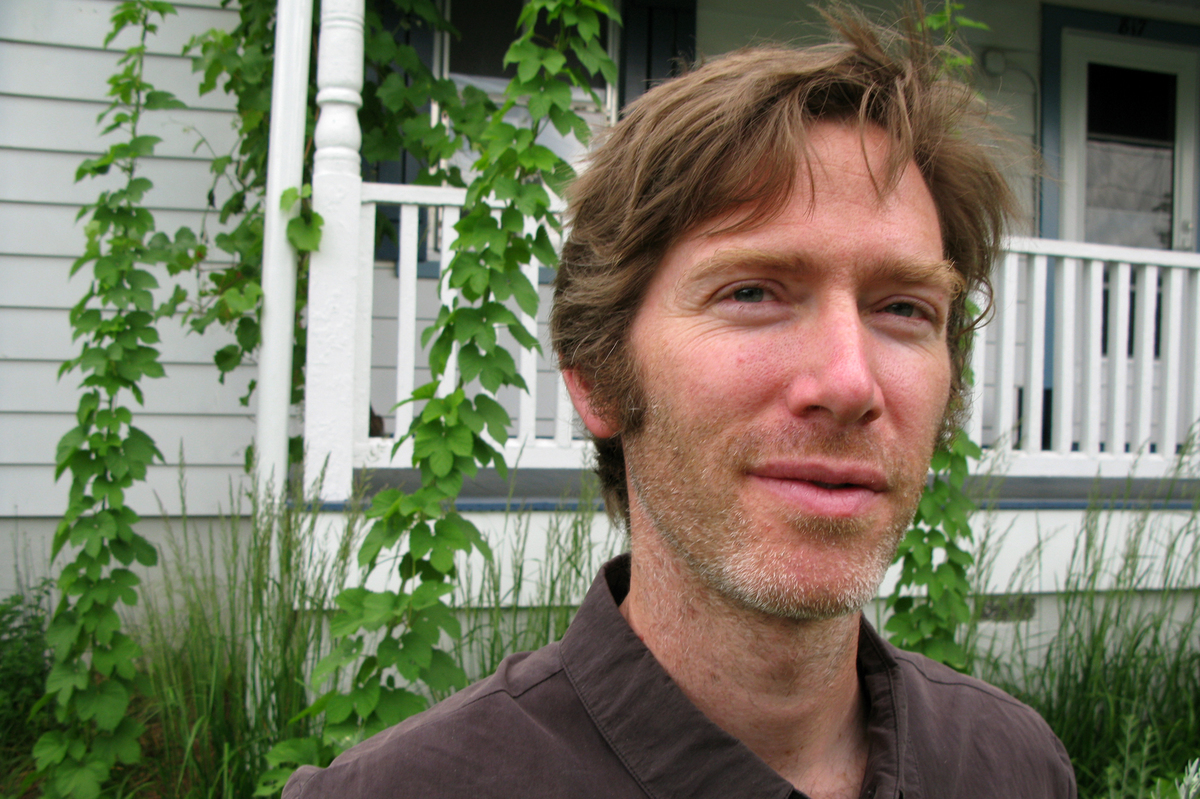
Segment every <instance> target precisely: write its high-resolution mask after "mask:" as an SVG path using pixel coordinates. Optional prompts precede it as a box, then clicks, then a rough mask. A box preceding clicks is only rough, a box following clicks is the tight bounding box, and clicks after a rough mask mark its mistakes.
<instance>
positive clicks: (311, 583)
mask: <svg viewBox="0 0 1200 799" xmlns="http://www.w3.org/2000/svg"><path fill="white" fill-rule="evenodd" d="M181 493H182V492H181ZM247 496H248V497H249V498H250V502H251V507H250V512H249V514H244V513H243V511H242V508H241V501H240V499H239V497H237V496H233V497H231V503H230V506H231V508H232V511H231V513H230V515H229V516H227V517H224V518H222V519H221V520H220V524H219V526H214V525H212V524H211V523H210V524H209V525H208V526H207V528H206V529H205V528H202V527H201V526H200V525H198V524H197V523H196V522H194V521H192V520H189V519H188V518H187V516H186V512H185V514H184V516H183V518H182V519H181V520H179V522H178V523H179V524H180V525H182V528H181V529H180V530H178V531H177V530H176V528H175V525H174V524H172V523H171V522H170V520H167V523H168V538H167V546H168V548H169V554H170V558H169V560H168V563H167V565H166V566H165V567H164V568H163V571H162V574H163V584H162V587H161V589H160V590H158V591H156V592H155V593H154V594H152V595H151V596H148V597H147V599H146V609H145V612H144V614H143V615H142V616H141V621H140V623H138V624H137V625H135V626H134V627H133V628H132V630H131V635H133V636H134V637H135V638H136V639H137V640H138V642H139V643H140V644H141V645H142V647H143V650H144V652H145V655H144V657H143V658H142V660H141V661H140V663H139V668H140V669H141V670H142V671H144V673H145V674H146V677H147V683H148V693H147V694H146V696H145V697H144V699H143V700H142V701H143V714H144V717H145V720H146V723H147V726H148V727H149V729H150V731H151V735H149V736H148V737H149V740H150V743H149V744H148V747H150V748H149V750H148V753H147V754H148V755H150V756H149V757H148V758H147V760H146V763H145V765H144V767H143V768H142V769H140V770H139V773H138V774H137V779H136V781H137V782H138V783H139V784H141V785H144V786H145V787H146V789H148V790H149V791H150V792H151V793H156V794H158V795H162V796H174V797H180V799H184V798H186V797H197V798H199V797H213V796H227V797H228V796H236V797H246V796H250V795H251V794H252V793H253V791H254V786H255V783H256V781H257V779H258V776H259V775H260V774H261V773H262V772H263V771H265V770H266V759H265V757H266V753H267V751H268V750H269V749H270V748H271V747H272V746H273V745H274V744H275V743H276V742H278V741H279V740H282V739H284V738H288V737H292V736H296V735H303V734H307V733H309V732H310V731H312V730H313V729H314V727H315V723H314V720H313V719H311V718H300V719H297V716H298V714H300V712H301V711H302V710H303V709H304V708H305V707H306V706H307V704H308V694H307V691H306V690H305V687H304V686H305V682H306V681H307V679H308V676H309V675H310V674H311V673H312V669H313V666H314V665H315V664H316V662H317V660H319V659H320V658H321V657H322V656H323V655H324V654H326V653H327V652H328V637H327V634H326V614H325V613H324V611H323V608H325V607H327V606H328V604H329V602H330V601H331V600H332V597H333V595H334V594H336V593H337V592H338V591H340V590H341V589H342V588H343V587H344V586H345V584H346V583H347V581H348V578H349V577H350V572H351V561H352V559H353V551H354V537H355V535H356V532H357V530H358V527H359V524H358V518H357V517H355V516H354V515H353V514H351V515H350V516H349V518H347V517H344V516H341V515H339V516H338V520H337V525H338V527H337V528H334V529H332V530H326V529H324V527H323V526H322V527H318V523H319V521H325V522H328V521H329V517H328V516H326V517H324V519H322V517H321V516H320V515H319V514H318V513H316V512H314V511H312V509H311V508H312V506H311V505H309V504H307V503H305V502H303V498H302V497H299V496H294V495H293V496H291V497H289V498H287V500H286V501H281V502H279V503H277V504H276V503H274V502H273V501H272V500H270V499H268V498H266V497H265V496H263V495H260V493H259V492H257V491H253V490H252V491H250V492H248V494H247ZM262 503H266V504H262ZM326 536H330V537H331V538H332V540H327V539H326ZM324 553H329V554H324ZM131 781H134V780H131Z"/></svg>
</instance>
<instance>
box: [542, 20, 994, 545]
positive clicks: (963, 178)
mask: <svg viewBox="0 0 1200 799" xmlns="http://www.w3.org/2000/svg"><path fill="white" fill-rule="evenodd" d="M826 18H827V20H828V21H829V23H830V24H831V27H832V28H833V29H834V32H835V33H836V34H837V35H838V36H839V38H840V39H841V41H840V42H837V43H832V44H826V45H820V46H816V47H810V48H806V49H785V48H781V47H761V48H751V49H746V50H741V51H738V52H735V53H733V54H731V55H728V56H725V57H723V58H720V59H718V60H715V61H712V62H711V63H709V64H707V65H705V66H702V67H700V68H698V69H695V70H694V71H692V72H689V73H687V74H685V75H683V76H681V77H678V78H675V79H673V80H670V81H668V82H666V83H663V84H661V85H659V86H657V87H655V88H653V89H651V90H650V91H648V92H647V93H646V94H644V95H643V96H642V97H641V98H639V99H638V100H637V101H636V102H634V103H633V104H631V105H630V106H629V107H628V108H627V109H626V116H625V118H624V119H623V120H622V121H621V122H620V123H618V124H617V125H615V126H614V127H613V128H612V129H611V130H610V131H608V132H607V134H606V135H605V136H604V138H603V141H602V143H601V144H600V145H599V146H598V147H597V148H596V149H594V150H593V152H592V154H591V156H590V160H589V164H588V166H587V168H586V169H585V170H584V171H583V172H582V174H581V175H580V177H579V178H578V179H577V180H576V181H575V183H574V184H573V186H572V187H571V190H570V192H569V194H568V200H569V210H568V215H569V223H570V226H571V231H570V235H569V237H568V239H567V241H566V243H565V245H564V247H563V252H562V259H561V263H560V266H559V269H558V276H557V280H556V282H555V291H554V307H553V310H552V312H551V317H550V331H551V337H552V341H553V345H554V349H555V352H556V353H557V355H558V360H559V366H560V368H563V369H574V370H577V371H578V373H579V374H580V375H581V376H582V377H583V379H584V380H586V381H587V382H588V383H590V385H591V387H592V393H591V403H592V408H593V410H595V411H596V412H597V413H599V414H600V415H602V416H603V417H604V418H605V419H606V420H608V421H609V422H610V423H612V424H614V425H615V426H616V428H617V429H618V430H620V431H622V433H626V434H627V433H632V432H635V431H636V430H637V429H638V426H639V425H640V423H641V416H642V409H643V408H644V407H645V404H644V402H643V400H642V392H641V388H640V382H639V379H638V374H637V367H636V364H634V363H632V360H631V358H630V357H629V354H628V348H627V343H628V333H629V329H630V326H631V324H632V322H633V319H634V316H635V315H636V313H637V311H638V308H639V306H640V304H641V301H642V297H643V295H644V294H645V291H646V288H647V286H648V285H649V283H650V281H651V279H652V278H653V276H654V274H655V270H656V269H657V266H658V264H659V262H660V260H661V259H662V257H663V255H664V254H665V252H666V251H667V249H668V248H669V247H670V246H671V245H672V244H673V243H674V242H676V241H677V240H679V239H680V238H681V237H682V236H684V235H686V234H688V233H690V232H693V231H695V230H696V229H697V228H700V227H701V226H703V225H705V224H706V223H708V224H711V223H713V221H714V220H716V219H720V218H728V219H732V220H733V221H731V222H729V223H728V224H725V225H724V226H723V227H721V229H720V230H718V231H713V232H732V231H739V230H746V229H751V228H753V227H755V226H758V225H761V224H764V223H766V222H769V221H770V220H771V218H772V217H773V216H774V215H775V214H777V213H778V212H779V209H781V208H783V207H784V206H785V205H786V202H787V199H788V198H789V197H790V196H791V194H792V192H793V191H794V190H795V189H797V187H796V186H795V185H794V184H795V183H796V176H797V175H798V174H802V173H803V172H804V171H805V169H806V168H807V171H808V174H809V176H810V183H811V175H812V172H811V170H812V164H811V163H810V162H809V161H808V158H809V150H808V146H807V132H808V130H809V129H810V128H811V127H812V125H813V124H814V123H816V122H821V121H834V122H844V123H846V124H849V125H853V126H858V127H859V128H860V129H861V128H863V127H865V126H876V127H879V128H882V129H883V130H884V131H885V132H886V133H887V134H888V136H889V138H890V139H891V141H892V146H891V148H890V150H889V155H888V158H887V159H886V162H885V164H884V167H883V169H882V171H881V172H880V173H879V174H875V175H872V178H873V180H874V182H875V185H876V188H877V190H878V191H879V193H880V194H881V195H885V194H886V193H887V192H888V191H890V190H891V189H892V188H894V186H895V185H896V183H897V182H898V181H899V179H900V176H901V174H902V172H903V170H904V168H905V167H906V166H907V165H908V164H910V163H915V164H916V166H917V168H918V169H919V170H920V172H921V175H922V176H923V177H924V179H925V184H926V186H927V187H928V188H929V191H930V193H931V194H932V196H933V201H934V203H935V205H936V207H937V211H938V215H939V219H940V222H941V233H942V241H943V245H944V256H945V257H946V259H947V260H948V261H950V262H951V263H952V264H953V266H954V268H955V269H956V270H958V272H959V273H960V275H961V276H962V278H963V283H964V287H965V290H964V291H963V292H962V293H961V294H960V295H959V297H958V298H957V300H956V301H955V303H954V305H953V308H952V310H951V314H950V318H949V320H948V324H947V335H948V341H949V346H950V357H951V367H952V368H951V373H952V378H951V402H950V406H949V408H948V409H947V418H946V425H945V427H946V429H947V430H949V429H952V426H953V425H954V423H955V422H956V421H957V419H958V418H960V417H961V413H962V410H963V385H964V384H963V370H964V368H965V366H966V364H967V360H968V355H969V352H968V349H969V347H970V335H969V333H970V332H971V330H972V329H973V327H974V326H975V325H976V324H977V322H978V320H977V319H975V318H973V317H972V315H971V314H970V313H969V312H968V310H967V298H968V295H972V296H973V297H974V298H976V301H978V299H979V298H982V300H983V302H982V303H981V305H982V306H983V307H984V308H989V309H990V304H991V282H990V272H991V268H992V263H993V261H994V259H995V258H996V256H997V254H998V253H999V250H1000V247H1001V240H1002V237H1003V233H1004V228H1005V223H1006V222H1007V220H1008V219H1009V218H1011V217H1012V216H1013V214H1014V213H1015V209H1016V201H1015V198H1014V196H1013V194H1012V191H1011V189H1010V188H1009V186H1008V183H1007V182H1006V180H1005V178H1004V176H1003V173H1002V169H1001V165H1000V160H999V156H1000V155H1001V154H1002V153H1003V152H1004V148H1002V147H1001V146H1000V145H1001V144H1002V143H1003V142H1005V141H1007V140H1006V137H1004V135H1003V134H1002V133H1000V132H999V131H998V129H997V128H996V127H995V126H994V125H992V124H990V123H989V122H988V121H987V119H986V108H985V107H984V105H983V103H982V101H981V100H980V99H979V98H978V97H977V95H976V94H975V92H974V91H973V90H972V89H971V88H969V87H968V86H967V85H966V84H964V83H962V82H961V81H959V80H957V79H955V78H953V77H952V76H950V75H949V74H947V68H946V56H947V52H948V51H947V50H946V49H945V48H943V47H940V46H938V45H935V44H934V43H932V42H931V41H930V40H929V38H928V36H927V35H925V34H923V33H921V32H918V31H917V26H915V25H913V24H911V23H910V24H909V26H908V29H907V30H906V31H903V32H901V31H898V30H893V29H883V28H880V27H878V26H876V25H874V24H872V23H870V22H868V21H867V20H866V19H865V18H864V17H863V16H862V15H861V14H859V13H857V12H854V11H852V10H847V9H838V10H837V11H835V12H833V13H828V14H826ZM595 444H596V449H597V469H596V471H597V473H598V474H599V477H600V483H601V489H602V491H603V493H604V498H605V502H606V505H607V508H608V512H609V515H610V516H611V517H612V518H613V519H614V521H617V522H620V521H622V520H623V521H625V522H626V523H627V522H628V514H629V497H628V493H627V488H626V482H625V458H624V451H623V448H622V443H621V434H620V433H619V434H618V435H616V436H614V437H612V438H609V439H604V440H597V441H595Z"/></svg>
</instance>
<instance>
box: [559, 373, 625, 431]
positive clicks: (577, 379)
mask: <svg viewBox="0 0 1200 799" xmlns="http://www.w3.org/2000/svg"><path fill="white" fill-rule="evenodd" d="M562 376H563V382H564V383H566V384H567V391H568V392H569V393H570V395H571V403H572V404H573V405H574V406H575V411H576V413H578V414H579V418H580V419H582V420H583V426H584V427H586V428H587V429H588V432H589V433H591V434H592V435H594V436H595V437H596V438H612V437H613V436H615V435H616V434H617V433H618V432H619V431H618V430H617V428H616V426H615V425H613V424H612V423H611V422H610V421H609V420H608V419H607V418H605V417H604V415H603V414H601V413H599V412H598V411H597V410H596V409H595V408H594V407H593V405H592V382H591V381H590V380H588V379H587V378H585V377H584V376H583V375H582V374H581V373H580V372H579V370H578V369H563V370H562Z"/></svg>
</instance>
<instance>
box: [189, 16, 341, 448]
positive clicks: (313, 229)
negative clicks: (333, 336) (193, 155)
mask: <svg viewBox="0 0 1200 799" xmlns="http://www.w3.org/2000/svg"><path fill="white" fill-rule="evenodd" d="M230 3H231V0H223V2H222V4H221V5H222V6H228V5H230ZM236 5H237V8H238V24H237V26H236V27H235V28H234V29H233V30H232V31H223V30H220V29H213V30H210V31H208V32H207V33H205V34H203V35H202V36H196V37H193V39H192V40H191V41H190V42H189V43H188V45H187V47H186V48H184V52H185V53H194V55H193V57H192V69H193V71H195V72H198V73H200V74H201V76H202V77H201V82H200V89H199V91H200V94H201V95H202V96H203V95H205V94H207V93H209V92H212V91H214V90H216V89H217V87H218V84H220V86H221V88H222V90H223V91H224V92H225V93H226V94H231V95H233V96H234V97H235V98H236V108H237V121H236V129H237V140H236V143H235V144H234V147H233V150H232V151H231V152H229V153H222V154H217V153H212V155H213V159H212V162H211V164H210V170H211V172H212V174H213V185H212V188H211V189H210V191H209V193H208V201H209V205H210V206H213V207H215V205H216V196H217V191H218V189H222V188H223V189H226V190H228V192H229V196H228V198H227V199H226V200H225V201H224V202H223V203H222V204H221V207H220V209H219V210H218V213H217V219H218V220H219V222H220V223H221V224H222V225H232V229H230V230H228V231H226V232H222V233H218V234H217V235H216V237H215V239H214V243H215V244H216V246H217V248H218V249H220V250H221V251H223V252H224V253H226V254H228V255H229V256H230V258H231V260H230V261H229V262H228V263H227V264H225V265H223V266H222V267H220V268H218V269H215V270H213V271H210V272H208V273H207V274H206V275H205V278H206V279H205V280H204V281H202V283H201V287H200V290H199V293H198V296H197V298H196V299H197V302H196V304H195V305H194V306H192V307H190V308H189V309H188V311H187V313H188V324H189V325H190V326H191V328H192V329H193V330H194V331H196V332H199V333H203V332H204V331H205V330H207V329H208V328H209V327H210V326H212V325H213V324H219V325H221V326H223V327H225V328H227V329H228V330H230V331H231V332H232V333H233V334H234V342H233V343H231V344H228V345H226V346H224V347H222V348H221V349H219V350H217V352H216V353H215V354H214V356H213V361H214V363H215V364H216V366H217V369H218V370H219V372H220V375H221V378H220V379H221V381H222V382H224V379H225V375H226V374H227V373H228V372H231V371H233V370H234V369H236V368H237V367H238V366H239V365H241V364H242V363H244V362H245V361H246V360H247V359H249V358H252V357H253V354H254V353H255V352H256V351H257V349H258V346H259V344H260V343H261V342H262V301H263V294H262V255H263V219H264V209H263V206H262V202H263V195H264V193H265V192H266V186H267V144H268V138H269V131H270V121H271V79H272V71H273V70H272V67H273V64H274V48H275V28H274V26H275V3H274V2H264V0H245V2H240V3H236ZM314 42H315V38H314ZM315 60H316V59H315V58H314V59H312V61H313V62H314V63H315ZM309 83H310V92H309V97H308V113H307V119H306V137H305V138H306V142H307V144H306V149H311V146H312V132H313V127H314V125H315V120H316V101H315V88H314V87H312V86H311V84H312V83H313V80H312V79H311V78H310V81H309ZM310 172H311V170H310V168H309V166H308V165H307V164H306V167H305V172H304V177H303V182H304V183H306V184H307V182H308V180H309V175H310ZM289 191H292V192H295V191H296V190H295V189H290V190H289ZM295 198H299V199H300V200H301V208H300V214H299V215H298V216H297V217H295V218H294V219H293V220H292V221H291V223H289V226H288V231H287V232H288V239H289V240H290V241H291V242H292V245H293V246H294V247H295V248H296V251H297V254H298V256H299V257H298V260H297V271H296V297H297V306H296V312H295V317H294V324H295V327H294V329H295V335H294V339H293V344H292V394H291V400H292V402H293V403H299V402H301V401H302V400H303V397H304V361H305V352H306V345H307V336H306V331H307V328H306V325H305V315H304V303H305V300H306V298H307V297H308V259H309V253H310V252H311V251H312V250H314V249H316V246H317V244H318V243H319V241H320V226H321V221H320V218H319V216H316V215H314V214H313V212H312V206H311V203H310V202H309V198H308V195H303V196H302V195H300V194H296V195H295ZM288 200H291V203H288ZM294 202H295V199H293V197H292V196H291V195H289V196H287V197H285V204H287V205H290V204H293V203H294ZM254 388H255V385H254V382H253V381H252V382H251V384H250V386H249V388H248V389H247V392H246V394H245V396H243V397H242V404H243V405H246V404H249V401H250V395H251V393H253V391H254ZM301 450H302V446H301V443H300V440H299V439H298V438H296V439H293V440H292V442H291V448H290V456H291V460H293V461H298V460H299V457H300V453H301ZM252 459H253V450H252V449H251V450H249V451H248V452H247V454H246V463H247V464H249V463H250V462H251V461H252Z"/></svg>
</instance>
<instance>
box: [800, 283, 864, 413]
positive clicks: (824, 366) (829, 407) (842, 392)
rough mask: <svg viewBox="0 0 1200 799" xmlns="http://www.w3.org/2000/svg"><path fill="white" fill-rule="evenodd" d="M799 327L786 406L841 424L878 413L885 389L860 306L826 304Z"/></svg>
mask: <svg viewBox="0 0 1200 799" xmlns="http://www.w3.org/2000/svg"><path fill="white" fill-rule="evenodd" d="M801 327H802V330H801V331H800V332H799V333H798V336H799V339H800V340H798V341H797V342H795V343H794V349H793V350H792V351H793V353H794V354H795V358H794V361H793V367H792V368H793V370H794V371H793V375H792V376H791V379H790V382H789V385H788V388H787V404H788V410H790V411H791V412H792V413H793V414H795V415H797V416H802V417H811V418H814V419H817V418H820V417H829V420H830V421H833V422H836V423H838V424H843V425H851V424H860V423H864V422H869V421H872V420H873V419H875V418H876V417H878V416H879V415H880V413H881V412H882V408H883V390H882V387H881V386H880V383H879V376H878V374H877V373H876V366H877V365H876V363H875V358H874V357H873V353H872V336H871V332H870V331H869V330H868V329H867V327H866V325H865V324H864V322H863V319H862V317H861V315H860V312H859V310H858V308H857V307H856V306H854V307H843V308H826V309H823V310H822V312H821V313H819V314H816V315H815V316H814V317H813V318H812V319H810V320H808V323H807V324H804V325H802V326H801Z"/></svg>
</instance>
